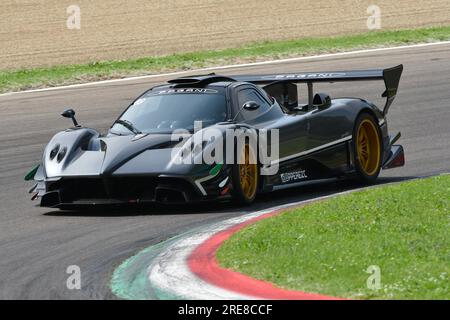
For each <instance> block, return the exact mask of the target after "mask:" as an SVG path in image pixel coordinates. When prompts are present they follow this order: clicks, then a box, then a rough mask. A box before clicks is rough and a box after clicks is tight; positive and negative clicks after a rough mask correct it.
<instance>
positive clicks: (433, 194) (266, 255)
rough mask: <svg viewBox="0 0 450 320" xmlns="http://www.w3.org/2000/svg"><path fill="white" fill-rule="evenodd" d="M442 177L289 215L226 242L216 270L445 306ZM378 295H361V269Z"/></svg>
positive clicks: (445, 181) (447, 241)
mask: <svg viewBox="0 0 450 320" xmlns="http://www.w3.org/2000/svg"><path fill="white" fill-rule="evenodd" d="M449 230H450V175H446V176H438V177H433V178H427V179H420V180H413V181H409V182H403V183H401V184H395V185H389V186H384V187H376V188H371V189H366V190H363V191H360V192H356V193H352V194H348V195H343V196H340V197H337V198H332V199H328V200H325V201H321V202H317V203H314V204H310V205H307V206H304V207H301V208H297V209H295V210H290V211H288V212H285V213H283V214H281V215H279V216H275V217H272V218H269V219H265V220H262V221H260V222H258V223H256V224H254V225H251V226H249V227H247V228H245V229H243V230H241V231H240V232H238V233H237V234H235V235H233V236H232V237H231V238H230V239H229V240H228V241H226V242H225V243H224V245H223V246H222V247H221V248H220V249H219V251H218V260H219V263H220V264H221V265H222V266H224V267H226V268H231V269H233V270H237V271H239V272H242V273H244V274H248V275H250V276H252V277H254V278H257V279H262V280H266V281H269V282H272V283H275V284H276V285H278V286H280V287H283V288H288V289H295V290H302V291H306V292H314V293H321V294H326V295H331V296H336V297H345V298H352V299H450V279H449V273H450V233H449ZM372 265H375V266H378V267H379V268H380V270H381V288H380V289H378V290H374V289H368V288H367V279H368V277H369V276H370V274H368V273H366V270H367V268H368V267H369V266H372Z"/></svg>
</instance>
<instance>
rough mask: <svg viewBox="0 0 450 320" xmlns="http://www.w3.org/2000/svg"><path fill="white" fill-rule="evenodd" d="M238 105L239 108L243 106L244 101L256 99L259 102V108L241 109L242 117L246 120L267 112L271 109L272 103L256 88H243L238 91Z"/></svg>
mask: <svg viewBox="0 0 450 320" xmlns="http://www.w3.org/2000/svg"><path fill="white" fill-rule="evenodd" d="M237 100H238V107H239V109H240V108H242V106H243V105H244V103H246V102H249V101H255V102H256V103H258V104H259V106H260V107H259V108H258V109H257V110H245V109H244V110H242V111H241V118H243V119H244V120H252V119H255V118H256V117H258V116H259V115H260V114H262V113H264V112H266V111H267V110H269V109H270V107H271V106H270V104H269V103H268V102H267V101H266V99H264V98H263V97H262V96H261V94H259V92H257V91H256V90H255V89H251V88H248V89H242V90H240V91H239V92H238V99H237Z"/></svg>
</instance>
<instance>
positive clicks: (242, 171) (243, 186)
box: [232, 143, 259, 204]
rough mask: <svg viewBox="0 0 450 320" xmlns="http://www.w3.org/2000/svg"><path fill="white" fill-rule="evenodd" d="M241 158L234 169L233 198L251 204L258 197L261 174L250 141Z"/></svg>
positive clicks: (238, 201) (245, 146) (241, 202)
mask: <svg viewBox="0 0 450 320" xmlns="http://www.w3.org/2000/svg"><path fill="white" fill-rule="evenodd" d="M240 158H241V159H240V161H237V163H235V164H234V165H233V169H232V171H233V198H234V200H235V201H236V202H237V203H239V204H250V203H252V202H253V200H255V197H256V192H257V189H258V179H259V175H258V164H257V157H256V153H255V151H254V150H253V149H252V148H251V147H250V145H249V144H248V143H246V144H245V145H244V148H243V150H242V152H241V155H240Z"/></svg>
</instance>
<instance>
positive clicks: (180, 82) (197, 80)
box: [168, 73, 236, 88]
mask: <svg viewBox="0 0 450 320" xmlns="http://www.w3.org/2000/svg"><path fill="white" fill-rule="evenodd" d="M222 81H229V82H234V81H236V80H234V79H233V78H229V77H225V76H221V75H216V74H215V73H210V74H205V75H197V76H188V77H182V78H177V79H172V80H169V81H168V83H170V84H174V85H175V87H176V88H179V87H186V86H191V87H204V86H207V85H208V84H211V83H215V82H222Z"/></svg>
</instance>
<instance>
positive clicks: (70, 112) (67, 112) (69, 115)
mask: <svg viewBox="0 0 450 320" xmlns="http://www.w3.org/2000/svg"><path fill="white" fill-rule="evenodd" d="M61 115H62V116H63V117H64V118H70V119H72V122H73V125H74V126H75V127H79V126H80V125H79V124H78V122H77V120H76V119H75V111H74V110H73V109H67V110H64V112H63V113H61Z"/></svg>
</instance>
